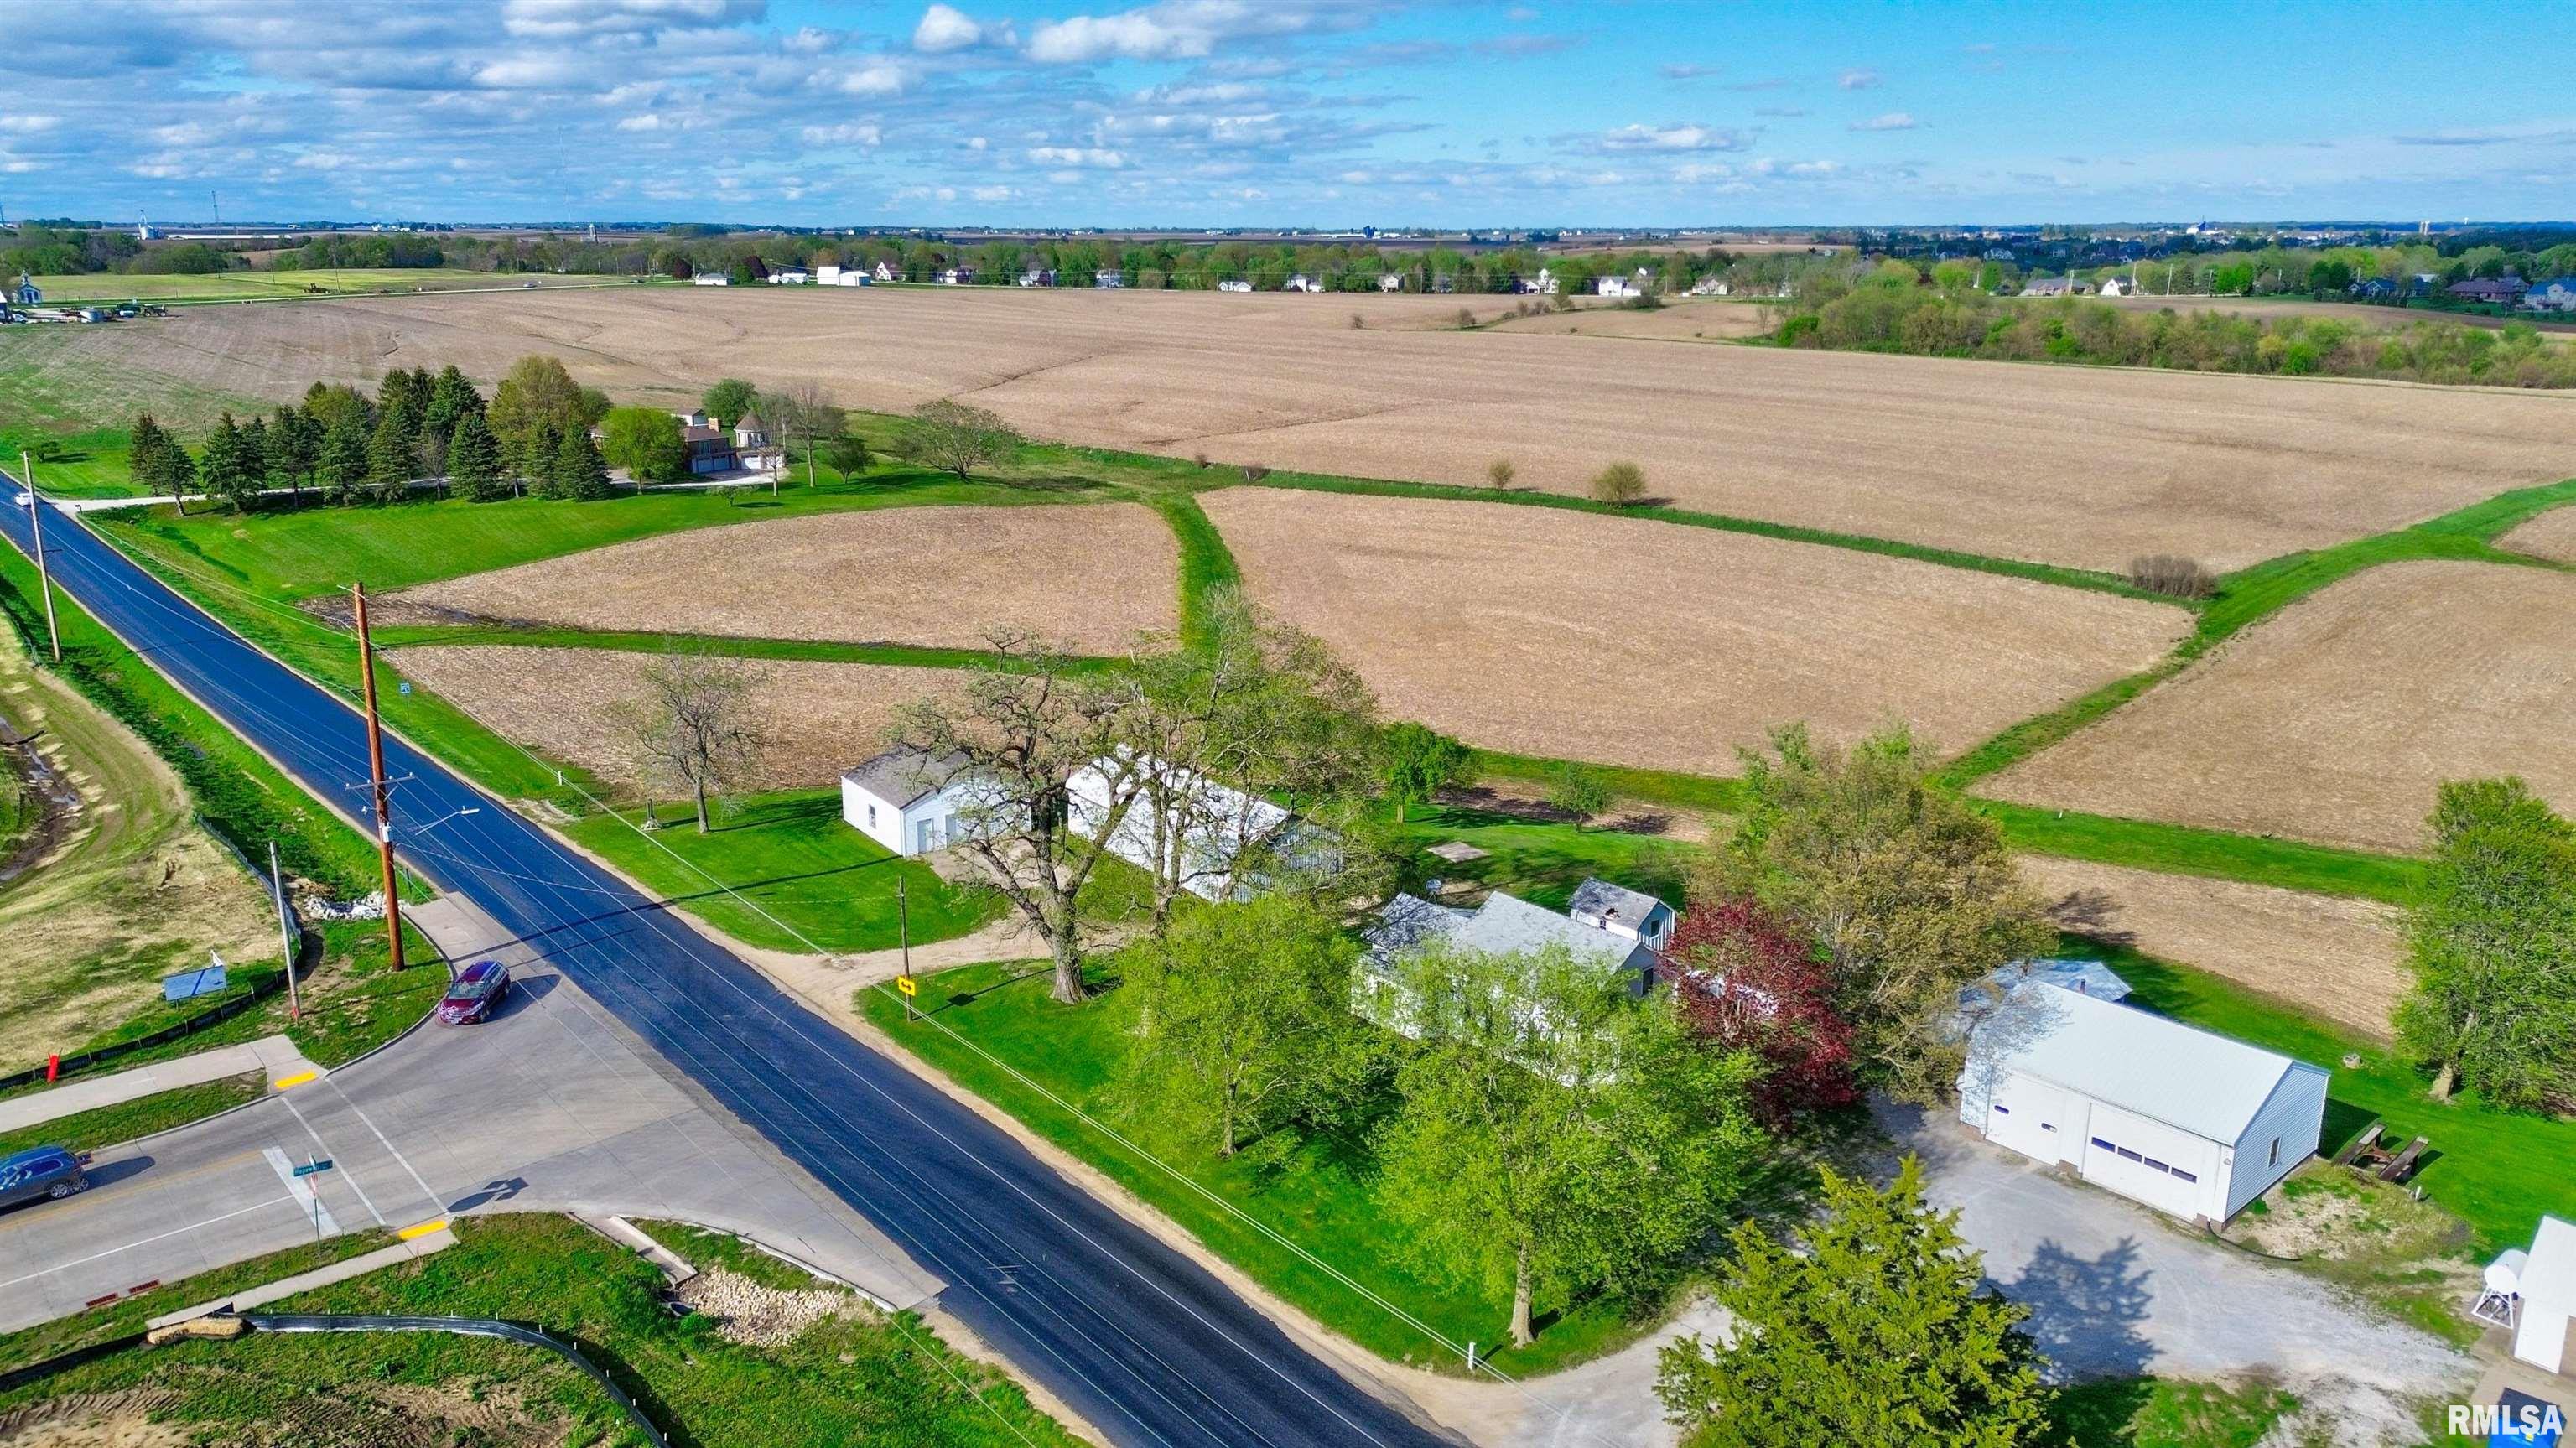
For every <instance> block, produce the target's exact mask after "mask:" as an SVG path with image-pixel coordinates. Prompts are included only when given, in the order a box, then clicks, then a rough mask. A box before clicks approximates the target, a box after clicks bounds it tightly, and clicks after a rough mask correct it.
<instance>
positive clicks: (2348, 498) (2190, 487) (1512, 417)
mask: <svg viewBox="0 0 2576 1448" xmlns="http://www.w3.org/2000/svg"><path fill="white" fill-rule="evenodd" d="M1504 300H1505V299H1503V298H1483V299H1461V298H1454V297H1404V296H1398V297H1375V296H1360V297H1345V296H1326V297H1306V296H1291V295H1284V294H1255V295H1251V296H1231V295H1216V294H1212V293H1191V292H1162V293H1152V292H1131V293H1122V294H1096V293H1090V292H1071V291H1065V292H1038V291H1022V290H1020V289H1018V288H966V289H894V288H884V289H879V288H851V289H846V290H845V289H832V290H830V291H824V290H820V289H797V290H795V291H792V292H791V291H787V290H784V289H777V288H768V287H761V288H750V289H743V288H735V289H728V290H726V291H723V292H714V291H678V292H675V291H670V290H664V289H654V290H649V291H648V290H646V289H644V288H636V289H633V290H631V291H620V290H616V289H608V290H599V291H578V292H576V291H565V292H524V293H501V294H484V295H464V296H448V297H409V298H359V299H351V300H345V301H327V302H325V301H317V302H303V303H294V304H285V305H275V306H243V307H220V308H199V309H190V310H186V311H184V312H183V313H182V314H181V315H178V316H174V317H171V318H168V319H166V320H157V321H153V322H149V323H144V324H137V325H132V326H120V327H83V328H61V329H46V330H47V331H48V335H46V336H44V337H41V338H36V339H32V340H31V341H30V343H29V344H28V345H29V346H33V347H42V348H43V349H44V353H45V355H44V356H43V357H42V358H41V359H38V360H39V361H41V363H42V369H41V370H44V371H45V372H47V373H48V375H52V376H57V377H71V376H91V375H97V376H113V377H116V378H117V379H119V385H118V389H117V390H118V392H119V395H120V397H122V398H124V399H126V400H125V401H124V402H122V403H121V404H120V406H118V407H116V408H112V409H110V410H109V411H108V412H107V413H105V414H103V415H115V414H116V412H119V411H121V410H123V408H126V407H131V406H133V405H136V404H137V403H139V402H145V401H151V400H152V399H153V397H154V396H155V395H156V393H158V392H163V391H166V392H168V393H170V394H172V395H174V396H178V397H206V396H210V395H213V394H217V393H222V394H253V395H259V396H267V397H273V398H281V399H282V398H287V397H291V396H294V395H298V394H300V393H301V392H302V391H303V390H304V388H305V386H306V385H307V384H308V383H309V382H310V381H312V380H313V379H314V378H316V377H322V378H329V379H337V380H352V381H368V382H372V381H373V380H374V379H375V378H376V377H378V376H379V375H381V374H382V373H383V372H384V370H385V369H386V368H388V367H391V366H397V365H400V366H412V365H427V366H432V367H435V366H438V365H440V364H442V363H445V362H451V361H452V362H455V363H457V364H459V365H460V366H463V367H464V368H466V370H468V371H469V372H471V373H473V374H474V375H476V376H477V377H479V378H483V379H485V380H487V381H488V380H489V379H491V378H494V377H496V376H497V375H498V374H499V373H500V372H501V370H502V369H503V368H504V367H506V366H507V365H508V364H509V362H510V361H511V360H512V359H513V358H515V357H517V356H518V355H520V354H522V353H525V352H532V351H544V352H552V353H555V354H556V355H558V356H561V357H562V358H563V359H564V360H565V362H566V363H568V364H569V365H570V366H571V368H572V370H573V373H574V375H575V376H577V377H579V378H580V379H581V380H582V381H584V382H586V383H592V384H596V385H599V386H602V387H605V388H607V389H609V390H610V391H612V392H613V393H617V394H619V395H621V396H623V397H627V398H634V399H644V400H653V399H668V400H674V401H676V400H680V399H683V398H691V397H694V396H695V395H696V394H697V393H698V391H699V390H700V389H702V388H703V387H704V386H705V385H706V384H707V383H708V382H710V381H712V380H713V379H715V378H717V377H719V376H724V375H739V376H743V377H747V378H750V379H751V380H753V381H755V382H758V383H762V384H775V383H782V382H786V381H790V380H794V379H798V378H805V377H817V378H821V379H823V380H824V381H826V382H827V383H828V384H829V385H830V386H831V387H832V388H833V390H834V391H835V392H836V393H837V394H838V395H839V397H840V399H841V400H842V401H844V402H846V403H849V404H851V405H853V406H857V407H863V408H871V409H876V410H882V411H899V410H901V409H904V408H907V407H909V406H911V405H913V404H915V403H918V402H921V401H924V400H926V399H928V398H932V397H939V396H952V395H953V396H963V397H967V398H969V399H971V400H972V401H975V402H977V403H981V404H984V405H987V406H990V407H993V408H996V409H998V410H999V411H1001V412H1002V413H1004V414H1005V415H1007V416H1009V417H1010V418H1012V419H1013V420H1014V421H1016V422H1018V423H1020V424H1021V425H1022V426H1024V427H1026V428H1028V429H1030V430H1032V431H1033V432H1035V433H1037V434H1039V435H1041V436H1046V437H1053V438H1058V439H1063V440H1067V441H1073V442H1080V443H1087V444H1096V445H1102V446H1111V447H1128V448H1138V449H1143V450H1147V451H1159V452H1165V453H1171V454H1177V455H1188V454H1191V453H1195V452H1201V451H1204V452H1206V453H1208V454H1210V455H1211V456H1213V457H1215V458H1216V459H1218V460H1219V461H1224V462H1246V463H1264V464H1269V465H1272V466H1277V467H1286V468H1302V469H1308V470H1312V471H1319V472H1337V473H1354V474H1361V475H1369V476H1378V477H1395V478H1418V479H1427V480H1431V481H1435V482H1449V483H1475V482H1481V481H1482V479H1483V476H1484V469H1485V465H1486V463H1487V461H1488V460H1490V459H1492V458H1494V457H1496V456H1504V457H1509V458H1511V459H1512V460H1513V461H1514V462H1515V463H1516V464H1517V465H1518V466H1519V469H1520V476H1521V480H1522V482H1523V483H1524V484H1525V485H1529V486H1535V487H1543V488H1552V489H1558V490H1565V491H1574V490H1579V489H1580V488H1581V487H1582V486H1583V483H1584V480H1585V479H1587V478H1589V477H1590V476H1591V475H1592V474H1593V473H1594V472H1596V471H1598V470H1599V468H1600V467H1601V465H1602V464H1603V463H1605V462H1608V461H1611V460H1613V459H1620V458H1626V459H1632V460H1634V461H1636V462H1638V463H1639V464H1641V465H1642V466H1643V467H1644V468H1645V471H1646V475H1647V478H1648V482H1649V490H1650V491H1651V492H1652V493H1654V494H1656V495H1659V496H1665V497H1669V498H1671V499H1673V500H1674V501H1676V502H1679V503H1683V504H1687V505H1690V506H1693V507H1699V508H1706V509H1712V510H1716V511H1721V512H1727V513H1735V514H1742V515H1746V516H1751V517H1760V518H1767V519H1774V520H1778V521H1782V522H1789V523H1797V524H1803V525H1808V526H1814V527H1821V528H1832V529H1841V530H1846V531H1851V532H1859V533H1869V534H1878V535H1883V536H1887V537H1894V538H1902V539H1907V540H1911V541H1915V542H1923V543H1932V544H1938V545H1942V546H1945V547H1952V548H1960V549H1966V550H1970V551H1976V552H1985V553H1999V554H2006V555H2011V556H2015V557H2025V558H2039V559H2046V560H2050V561H2054V562H2060V563H2069V564H2077V565H2084V566H2091V567H2100V568H2114V569H2116V568H2121V567H2124V566H2126V565H2127V563H2128V561H2129V560H2130V559H2131V558H2133V557H2135V556H2137V555H2139V554H2142V553H2155V552H2174V553H2186V554H2192V555H2196V556H2199V557H2201V558H2202V559H2204V560H2205V561H2207V562H2209V563H2211V564H2213V565H2216V566H2219V567H2232V566H2235V565H2240V564H2244V563H2249V562H2252V561H2254V560H2256V559H2259V558H2265V557H2270V556H2272V555H2275V554H2279V553H2283V552H2287V551H2290V550H2292V549H2297V548H2308V547H2316V546H2319V545H2323V544H2327V543H2332V542H2335V541H2338V540H2342V539H2347V538H2351V537H2354V536H2357V535H2361V534H2366V533H2371V532H2376V531H2380V530H2383V529H2386V528H2390V527H2393V526H2397V525H2400V524H2403V523H2407V522H2410V521H2414V520H2417V519H2421V518H2424V517H2427V516H2430V515H2433V514H2436V513H2440V512H2444V511H2447V510H2449V509H2451V508H2455V507H2458V506H2461V505H2463V504H2465V503H2468V502H2471V501H2473V500H2476V499H2479V498H2483V497H2487V496H2490V495H2492V494H2494V493H2497V492H2501V491H2503V490H2505V489H2507V488H2512V487H2519V486H2524V485H2528V484H2531V483H2535V482H2540V481H2546V480H2555V479H2556V478H2558V477H2561V476H2563V475H2564V474H2565V472H2566V470H2567V462H2566V454H2565V449H2564V446H2563V442H2564V438H2565V437H2566V435H2567V430H2568V424H2569V422H2570V421H2571V420H2576V399H2569V398H2565V397H2559V396H2548V395H2535V394H2521V393H2505V392H2492V391H2483V390H2476V389H2456V388H2427V387H2408V386H2399V385H2387V384H2364V383H2331V382H2314V381H2302V380H2296V379H2283V378H2254V377H2227V376H2202V375H2194V374H2185V373H2155V372H2143V371H2139V372H2122V371H2105V370H2100V369H2093V368H2080V367H2053V366H2035V365H2019V364H2011V363H1989V362H1964V361H1949V360H1941V359H1932V358H1915V357H1885V356H1875V355H1868V354H1855V353H1826V352H1811V351H1780V350H1776V349H1770V348H1745V347H1680V346H1652V347H1650V346H1646V345H1643V344H1639V345H1635V346H1617V345H1609V344H1606V343H1603V342H1601V341H1600V340H1599V339H1597V338H1583V337H1562V336H1547V335H1530V334H1526V333H1520V332H1515V331H1513V330H1511V329H1509V328H1498V329H1493V330H1487V331H1477V332H1459V331H1455V330H1443V329H1441V328H1442V324H1443V319H1444V318H1446V317H1451V316H1454V315H1455V313H1456V311H1457V309H1458V307H1459V306H1460V305H1462V304H1464V305H1470V306H1474V307H1477V308H1479V309H1483V310H1486V311H1490V312H1499V311H1500V310H1502V306H1503V302H1504ZM1669 310H1671V311H1674V312H1680V311H1681V310H1682V308H1680V307H1675V308H1672V309H1669ZM1354 312H1357V313H1360V314H1361V315H1362V317H1363V320H1364V321H1366V322H1367V323H1368V325H1366V326H1365V327H1364V328H1362V329H1356V330H1355V329H1353V328H1351V327H1350V325H1349V319H1350V316H1351V315H1352V313H1354ZM1630 315H1635V316H1639V317H1660V316H1662V315H1663V314H1662V313H1637V314H1630ZM1605 325H1607V324H1605ZM15 340H16V339H13V341H15ZM31 355H32V354H31Z"/></svg>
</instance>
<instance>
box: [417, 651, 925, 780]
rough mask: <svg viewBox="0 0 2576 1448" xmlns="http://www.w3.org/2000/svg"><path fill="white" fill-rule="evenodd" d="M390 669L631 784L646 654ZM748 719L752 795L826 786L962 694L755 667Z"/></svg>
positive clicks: (888, 674)
mask: <svg viewBox="0 0 2576 1448" xmlns="http://www.w3.org/2000/svg"><path fill="white" fill-rule="evenodd" d="M388 657H389V658H391V659H392V661H393V662H394V664H395V666H396V667H398V668H399V669H401V671H402V672H403V673H404V674H405V675H406V676H407V677H409V678H411V679H413V680H415V681H417V682H418V683H419V684H421V685H422V686H423V687H425V688H428V689H430V690H432V691H434V692H436V693H438V694H440V695H442V696H444V697H445V698H447V699H448V700H449V701H450V702H453V703H455V704H457V705H459V706H461V707H462V708H463V709H464V710H465V711H466V712H467V713H470V714H472V715H473V716H474V717H475V718H477V719H480V720H482V721H483V722H484V723H485V724H487V725H489V726H491V727H492V728H494V729H497V730H499V731H500V732H501V733H502V734H503V735H505V736H507V737H509V738H511V739H513V740H516V741H517V742H519V743H521V744H524V745H526V746H527V747H528V748H530V749H533V750H535V751H537V752H538V753H540V754H543V755H545V756H547V757H548V758H551V759H560V760H563V761H565V762H567V763H571V764H579V765H583V766H585V767H587V768H589V769H591V770H593V771H595V772H597V773H598V774H600V775H602V776H603V777H606V778H609V779H616V780H633V779H634V778H635V777H636V771H635V767H634V764H633V761H632V758H631V756H630V754H629V753H628V751H627V749H626V747H625V745H624V744H623V742H622V741H621V739H620V737H619V732H618V728H617V712H616V711H617V706H618V705H619V704H620V703H623V702H627V701H632V700H639V699H641V698H642V697H643V694H644V670H645V669H646V667H648V666H649V665H650V664H651V663H652V662H653V655H651V654H633V653H622V652H617V651H614V650H609V649H552V648H542V649H541V648H517V647H512V646H508V645H495V646H492V647H482V646H474V647H461V648H460V647H446V646H436V647H429V648H414V649H398V650H395V651H393V652H392V653H390V654H389V655H388ZM746 667H748V668H749V669H751V670H752V671H753V673H754V675H755V677H756V678H758V680H759V683H758V685H757V687H756V688H755V689H754V690H753V695H752V709H753V713H754V714H755V715H756V716H757V717H758V718H759V720H760V721H761V725H762V728H763V731H764V732H765V733H766V734H767V735H768V737H769V747H768V748H767V749H766V750H765V751H764V753H763V757H762V763H761V770H760V775H759V777H758V778H757V779H755V780H752V781H750V782H749V783H750V787H752V788H756V789H801V788H810V787H817V786H822V785H829V784H831V783H832V782H834V781H835V780H837V779H839V778H840V777H841V772H842V771H843V770H846V769H848V768H849V767H850V766H852V765H854V764H857V763H858V762H859V761H861V760H863V759H866V758H867V757H868V756H869V755H872V754H874V753H876V752H877V751H878V750H880V749H883V748H885V732H886V729H887V726H889V725H890V724H892V723H893V722H894V716H895V712H896V711H897V710H899V709H901V708H902V707H903V706H904V705H905V704H908V703H910V702H912V701H913V700H915V699H918V698H921V697H922V696H924V695H927V694H933V693H937V692H939V691H941V690H946V689H953V688H955V687H957V685H958V683H959V681H960V679H961V678H962V677H963V676H962V675H960V674H958V673H957V672H955V671H954V670H950V669H911V668H898V667H894V666H892V665H883V664H825V663H814V662H810V661H805V660H767V659H764V660H755V661H751V662H749V663H748V664H747V665H746Z"/></svg>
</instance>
